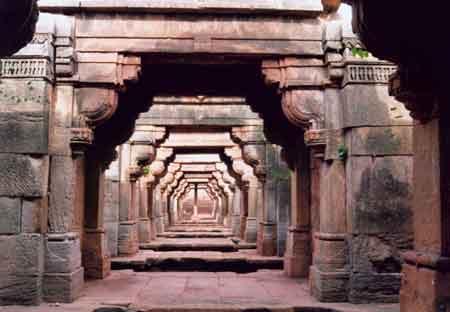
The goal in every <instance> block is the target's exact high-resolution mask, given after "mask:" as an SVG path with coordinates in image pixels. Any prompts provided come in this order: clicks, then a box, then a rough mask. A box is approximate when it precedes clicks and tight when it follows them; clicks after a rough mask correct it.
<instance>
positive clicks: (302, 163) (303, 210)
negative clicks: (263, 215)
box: [284, 142, 312, 277]
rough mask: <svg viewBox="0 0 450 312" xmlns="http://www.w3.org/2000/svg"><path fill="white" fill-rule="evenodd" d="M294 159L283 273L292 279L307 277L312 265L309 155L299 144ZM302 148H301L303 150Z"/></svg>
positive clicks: (304, 147)
mask: <svg viewBox="0 0 450 312" xmlns="http://www.w3.org/2000/svg"><path fill="white" fill-rule="evenodd" d="M299 145H300V146H301V147H300V148H299V150H298V153H297V154H296V155H295V156H293V159H295V161H294V170H293V172H292V174H291V225H290V227H289V229H288V236H287V242H286V252H285V255H284V271H285V272H286V274H287V275H288V276H291V277H307V276H308V272H309V266H310V264H311V250H312V249H311V213H310V200H311V198H310V172H309V153H308V151H307V149H306V146H304V145H303V144H302V143H301V142H300V144H299ZM302 145H303V146H302Z"/></svg>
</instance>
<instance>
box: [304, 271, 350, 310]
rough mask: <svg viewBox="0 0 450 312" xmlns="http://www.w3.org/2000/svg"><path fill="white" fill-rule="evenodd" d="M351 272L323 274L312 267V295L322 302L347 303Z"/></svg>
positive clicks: (310, 279)
mask: <svg viewBox="0 0 450 312" xmlns="http://www.w3.org/2000/svg"><path fill="white" fill-rule="evenodd" d="M349 279H350V272H347V271H341V272H339V271H334V272H323V271H320V270H319V269H318V268H317V267H315V266H312V267H311V269H310V274H309V283H310V289H311V294H312V295H313V296H314V297H315V298H316V299H317V300H318V301H320V302H347V301H348V286H349Z"/></svg>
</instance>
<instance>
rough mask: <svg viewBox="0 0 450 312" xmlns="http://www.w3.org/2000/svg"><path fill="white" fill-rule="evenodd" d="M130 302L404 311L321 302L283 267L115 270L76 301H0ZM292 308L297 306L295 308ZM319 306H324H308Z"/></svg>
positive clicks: (76, 308) (149, 306)
mask: <svg viewBox="0 0 450 312" xmlns="http://www.w3.org/2000/svg"><path fill="white" fill-rule="evenodd" d="M114 306H118V307H126V308H129V309H130V310H131V311H144V312H145V311H194V310H195V311H242V310H245V309H263V308H265V309H266V310H265V311H268V310H269V311H270V310H273V311H275V310H276V311H289V308H293V307H296V308H298V309H296V311H297V312H300V311H302V309H300V308H305V307H323V308H332V309H333V310H323V311H324V312H326V311H328V312H334V311H340V312H398V311H399V307H398V305H370V306H366V305H350V304H321V303H318V302H317V301H315V300H314V299H313V298H312V297H311V296H310V295H309V291H308V285H307V282H306V281H305V280H295V279H290V278H287V277H286V276H285V275H284V274H283V272H282V271H280V270H270V271H258V272H256V273H250V274H236V273H230V272H222V273H214V272H139V273H136V272H132V271H114V272H113V273H112V275H111V276H110V277H108V278H107V279H105V280H103V281H90V282H88V283H87V287H86V288H85V290H84V292H83V296H82V297H81V298H80V299H78V300H77V301H76V302H75V303H73V304H45V305H41V306H40V307H0V311H1V312H92V311H93V310H94V309H96V308H100V307H114ZM291 311H292V310H291ZM304 311H305V312H307V311H310V312H311V311H317V312H319V311H320V310H311V309H308V310H304Z"/></svg>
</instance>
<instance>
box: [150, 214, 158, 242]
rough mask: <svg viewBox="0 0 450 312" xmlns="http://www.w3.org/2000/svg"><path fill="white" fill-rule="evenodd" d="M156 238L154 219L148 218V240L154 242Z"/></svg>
mask: <svg viewBox="0 0 450 312" xmlns="http://www.w3.org/2000/svg"><path fill="white" fill-rule="evenodd" d="M156 238H157V231H156V225H155V219H154V218H150V240H152V241H154V240H155V239H156Z"/></svg>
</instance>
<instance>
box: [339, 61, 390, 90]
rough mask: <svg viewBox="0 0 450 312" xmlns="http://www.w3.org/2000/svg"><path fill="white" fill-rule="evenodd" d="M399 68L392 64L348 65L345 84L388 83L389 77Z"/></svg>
mask: <svg viewBox="0 0 450 312" xmlns="http://www.w3.org/2000/svg"><path fill="white" fill-rule="evenodd" d="M396 70H397V67H396V66H392V65H355V64H352V65H347V66H346V71H345V76H344V81H343V85H344V86H345V85H347V84H349V83H364V84H374V83H380V84H381V83H382V84H387V83H388V82H389V77H390V76H391V75H392V74H393V73H395V72H396Z"/></svg>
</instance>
